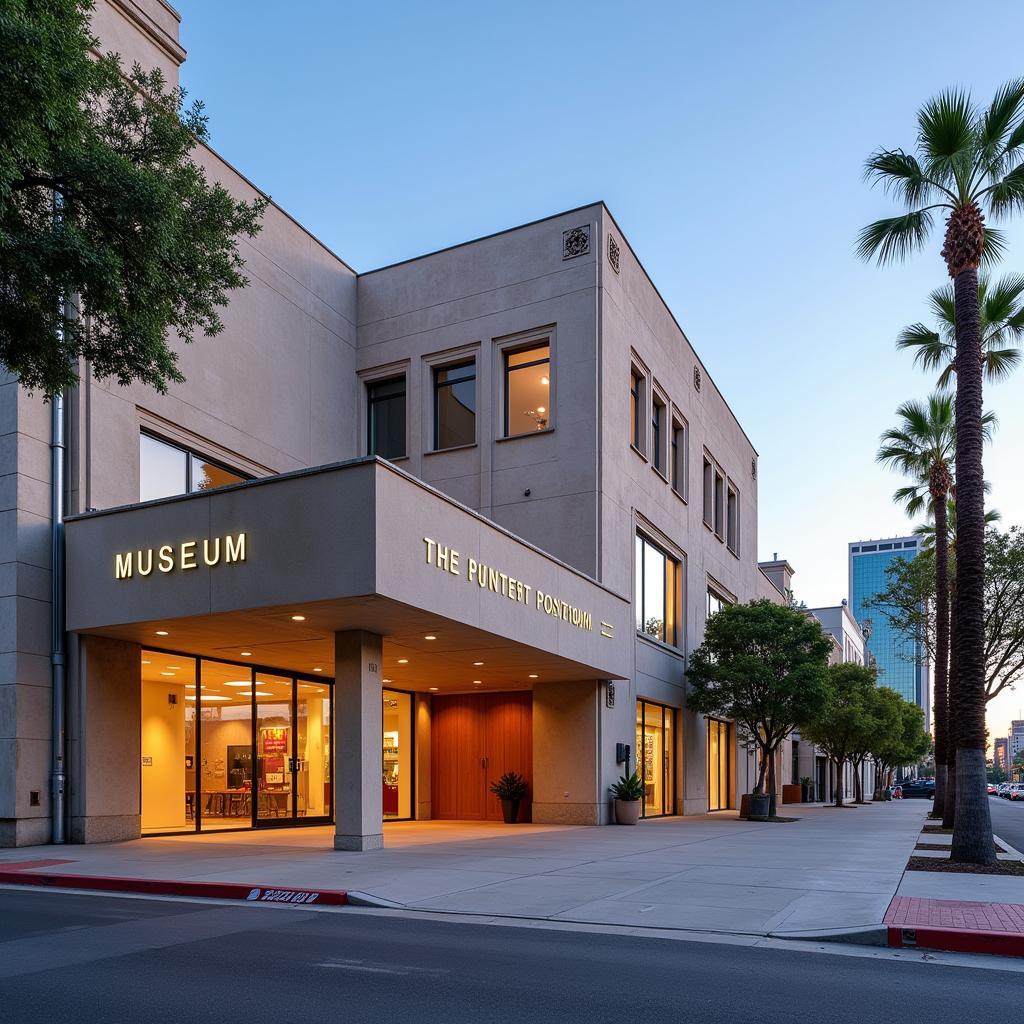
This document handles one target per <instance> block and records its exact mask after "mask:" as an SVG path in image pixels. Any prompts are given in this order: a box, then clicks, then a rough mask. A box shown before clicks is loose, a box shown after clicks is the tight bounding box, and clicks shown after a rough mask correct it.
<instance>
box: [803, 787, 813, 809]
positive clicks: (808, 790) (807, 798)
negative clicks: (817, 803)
mask: <svg viewBox="0 0 1024 1024" xmlns="http://www.w3.org/2000/svg"><path fill="white" fill-rule="evenodd" d="M802 789H803V794H802V796H801V799H802V800H803V802H804V803H805V804H809V803H813V802H814V787H813V786H808V785H807V784H806V783H804V784H803V785H802Z"/></svg>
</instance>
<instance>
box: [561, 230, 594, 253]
mask: <svg viewBox="0 0 1024 1024" xmlns="http://www.w3.org/2000/svg"><path fill="white" fill-rule="evenodd" d="M588 252H590V225H589V224H581V225H580V226H579V227H578V228H570V229H569V230H568V231H563V232H562V259H563V260H574V259H576V257H577V256H586V255H587V253H588Z"/></svg>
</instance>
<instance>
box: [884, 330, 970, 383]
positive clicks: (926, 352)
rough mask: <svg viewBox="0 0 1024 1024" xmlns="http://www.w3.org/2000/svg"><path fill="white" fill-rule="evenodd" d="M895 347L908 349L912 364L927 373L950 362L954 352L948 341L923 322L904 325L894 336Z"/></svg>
mask: <svg viewBox="0 0 1024 1024" xmlns="http://www.w3.org/2000/svg"><path fill="white" fill-rule="evenodd" d="M896 347H897V348H898V349H910V350H911V351H912V352H913V353H914V365H915V366H920V367H921V369H922V370H926V371H927V372H929V373H931V372H933V371H934V370H937V369H939V367H941V366H946V365H948V364H949V363H951V362H952V361H953V357H954V356H955V354H956V350H955V349H954V348H953V346H952V345H950V343H949V342H948V341H944V340H943V339H942V338H940V337H939V335H938V333H937V332H935V331H933V330H930V329H929V328H928V327H925V325H924V324H911V325H910V326H909V327H904V328H903V330H902V331H900V333H899V334H898V335H897V336H896Z"/></svg>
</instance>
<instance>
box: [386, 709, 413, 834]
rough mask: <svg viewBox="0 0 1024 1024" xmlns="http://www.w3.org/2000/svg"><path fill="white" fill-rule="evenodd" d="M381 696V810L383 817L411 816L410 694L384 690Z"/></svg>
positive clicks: (411, 738) (411, 750)
mask: <svg viewBox="0 0 1024 1024" xmlns="http://www.w3.org/2000/svg"><path fill="white" fill-rule="evenodd" d="M382 699H383V704H384V706H383V712H384V713H383V723H384V726H383V737H382V740H383V744H382V746H383V751H382V759H381V770H382V792H381V805H382V814H383V816H384V818H411V817H412V816H413V814H412V756H413V731H412V728H413V726H412V694H411V693H402V692H401V691H399V690H385V691H384V693H383V695H382Z"/></svg>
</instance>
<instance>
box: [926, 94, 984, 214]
mask: <svg viewBox="0 0 1024 1024" xmlns="http://www.w3.org/2000/svg"><path fill="white" fill-rule="evenodd" d="M917 128H918V131H917V141H918V145H919V146H920V149H921V151H922V152H923V153H924V154H925V158H926V159H925V165H924V173H925V174H926V175H927V176H928V177H930V178H932V179H934V180H935V181H937V182H940V183H941V184H942V185H943V186H944V187H946V188H947V189H949V190H950V191H952V192H954V193H956V195H957V196H958V197H959V198H960V199H964V198H966V195H965V194H964V193H965V189H966V187H967V184H968V181H969V178H970V173H971V169H972V165H973V163H974V160H975V154H976V152H977V132H978V124H977V115H976V113H975V110H974V106H973V104H972V103H971V97H970V94H969V93H966V92H964V91H963V90H962V89H946V90H944V91H943V92H941V93H939V95H938V96H935V97H933V98H932V99H930V100H928V102H927V103H925V105H924V106H923V107H922V108H921V109H920V110H919V111H918V114H917Z"/></svg>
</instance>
